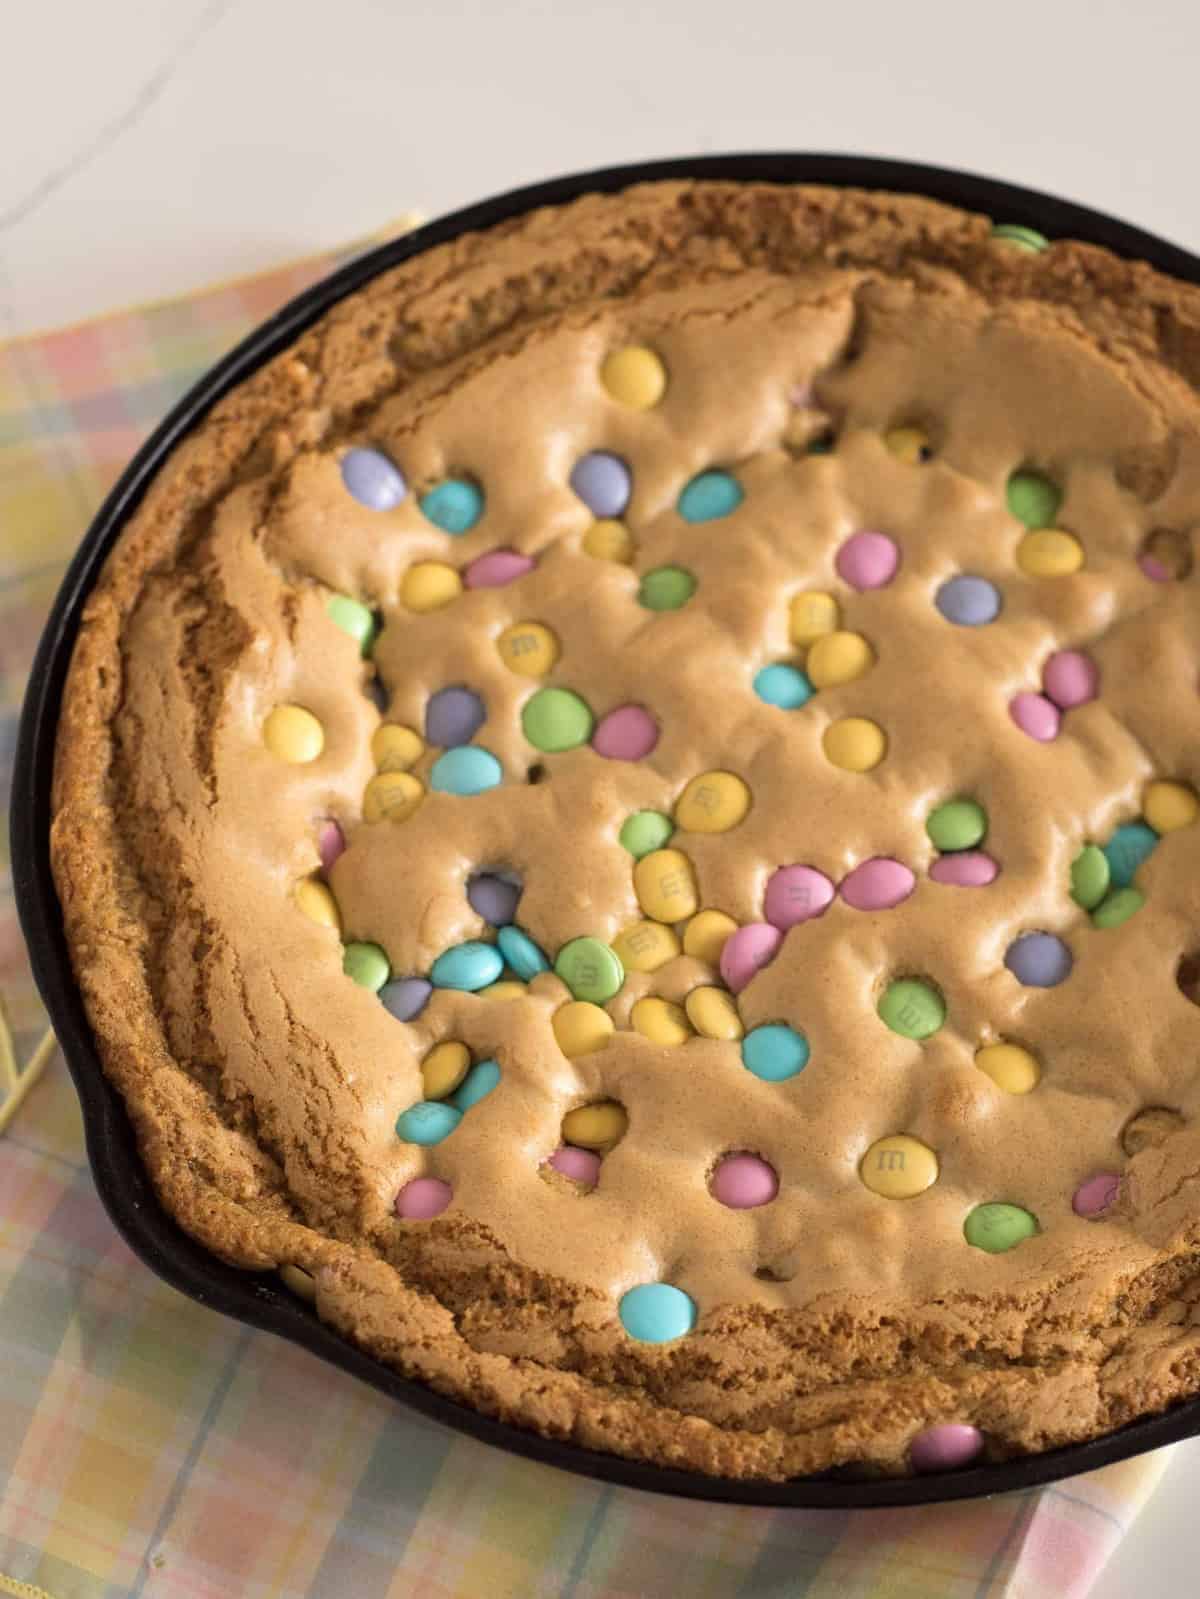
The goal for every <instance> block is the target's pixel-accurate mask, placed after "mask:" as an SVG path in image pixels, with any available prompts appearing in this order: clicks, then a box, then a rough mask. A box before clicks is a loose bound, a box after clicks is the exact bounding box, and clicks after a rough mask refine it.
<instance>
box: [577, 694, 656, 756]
mask: <svg viewBox="0 0 1200 1599" xmlns="http://www.w3.org/2000/svg"><path fill="white" fill-rule="evenodd" d="M657 743H658V723H657V722H656V721H655V720H654V718H653V717H652V716H651V715H650V712H649V711H648V710H646V709H645V707H644V706H641V705H620V706H618V707H617V709H616V710H615V711H609V713H608V715H607V716H603V717H601V719H600V721H599V722H598V723H597V724H596V731H595V732H594V733H593V734H592V748H593V749H594V750H595V751H596V754H597V755H604V756H606V757H607V758H608V759H609V760H610V761H640V760H642V759H644V758H645V756H647V755H649V754H650V752H651V751H652V750H653V749H654V746H655V745H656V744H657Z"/></svg>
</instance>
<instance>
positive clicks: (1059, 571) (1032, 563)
mask: <svg viewBox="0 0 1200 1599" xmlns="http://www.w3.org/2000/svg"><path fill="white" fill-rule="evenodd" d="M1083 562H1084V554H1083V545H1082V544H1081V543H1080V542H1079V540H1078V539H1077V538H1076V537H1075V535H1074V533H1065V532H1063V530H1062V529H1061V528H1056V527H1043V528H1037V529H1035V530H1034V531H1032V532H1029V533H1026V535H1025V537H1024V538H1023V539H1022V540H1021V542H1020V544H1018V545H1017V565H1018V566H1019V567H1020V568H1021V570H1022V572H1024V573H1025V574H1026V575H1027V576H1028V577H1070V576H1071V574H1072V573H1074V572H1078V571H1079V570H1080V569H1081V567H1082V566H1083Z"/></svg>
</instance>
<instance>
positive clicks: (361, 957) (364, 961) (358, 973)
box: [342, 943, 392, 994]
mask: <svg viewBox="0 0 1200 1599" xmlns="http://www.w3.org/2000/svg"><path fill="white" fill-rule="evenodd" d="M342 970H343V971H344V972H345V974H346V976H347V977H352V978H353V979H354V981H355V982H356V983H357V984H358V985H359V987H360V988H369V989H370V990H371V992H372V993H373V994H378V992H379V990H380V989H381V988H382V987H383V985H384V984H385V983H386V982H387V980H388V978H389V977H390V976H391V975H392V969H391V967H390V966H389V965H388V958H387V956H386V955H385V954H384V952H383V950H381V949H380V947H379V945H378V944H355V943H351V944H347V945H346V947H345V949H343V951H342Z"/></svg>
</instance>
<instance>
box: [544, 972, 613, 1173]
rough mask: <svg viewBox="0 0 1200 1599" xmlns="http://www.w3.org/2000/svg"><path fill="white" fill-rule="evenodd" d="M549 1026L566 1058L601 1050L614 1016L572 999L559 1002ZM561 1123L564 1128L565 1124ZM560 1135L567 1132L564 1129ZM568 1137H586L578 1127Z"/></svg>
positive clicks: (596, 1006)
mask: <svg viewBox="0 0 1200 1599" xmlns="http://www.w3.org/2000/svg"><path fill="white" fill-rule="evenodd" d="M550 1026H551V1028H552V1030H553V1032H554V1037H555V1040H556V1042H557V1044H558V1047H559V1049H561V1050H562V1052H563V1054H564V1055H565V1056H566V1057H567V1059H568V1060H575V1059H576V1058H577V1057H578V1056H580V1055H591V1054H593V1053H594V1052H595V1051H596V1050H598V1049H603V1048H604V1046H605V1045H606V1044H607V1043H608V1041H609V1039H610V1038H611V1037H612V1035H613V1029H614V1023H613V1019H612V1017H611V1016H610V1015H609V1014H608V1012H607V1011H606V1010H604V1009H603V1008H602V1007H601V1006H599V1005H593V1004H592V1003H591V1001H590V1000H586V999H573V1000H570V1001H569V1002H568V1003H567V1004H566V1005H560V1006H559V1008H558V1009H557V1010H556V1011H555V1012H554V1015H553V1017H552V1018H551V1022H550ZM563 1125H564V1128H565V1126H566V1124H565V1123H564V1124H563ZM563 1136H564V1137H566V1136H567V1134H566V1133H565V1132H564V1134H563ZM571 1138H572V1139H573V1141H574V1142H575V1143H586V1142H587V1139H586V1138H585V1137H581V1136H580V1134H579V1130H578V1128H575V1130H574V1131H573V1132H572V1134H571Z"/></svg>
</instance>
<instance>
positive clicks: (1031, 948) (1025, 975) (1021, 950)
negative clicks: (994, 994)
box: [1004, 933, 1075, 988]
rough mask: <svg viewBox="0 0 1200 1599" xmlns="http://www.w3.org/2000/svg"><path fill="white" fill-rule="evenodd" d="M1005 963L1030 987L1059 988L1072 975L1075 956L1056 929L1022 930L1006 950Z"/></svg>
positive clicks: (1016, 976)
mask: <svg viewBox="0 0 1200 1599" xmlns="http://www.w3.org/2000/svg"><path fill="white" fill-rule="evenodd" d="M1004 964H1005V965H1006V966H1007V967H1008V969H1009V971H1010V972H1011V973H1012V974H1013V976H1014V977H1015V978H1016V980H1017V982H1018V983H1023V984H1024V986H1025V987H1026V988H1057V987H1058V985H1059V983H1062V982H1065V981H1066V979H1067V978H1068V977H1069V976H1070V975H1071V968H1072V966H1073V965H1074V964H1075V957H1074V956H1073V955H1072V954H1071V951H1070V950H1069V949H1068V948H1067V946H1066V944H1064V943H1063V941H1062V939H1061V938H1059V937H1057V935H1056V934H1054V933H1022V934H1021V936H1020V938H1016V939H1014V940H1013V942H1012V943H1011V944H1010V945H1009V946H1008V949H1007V950H1006V951H1005V954H1004Z"/></svg>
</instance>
